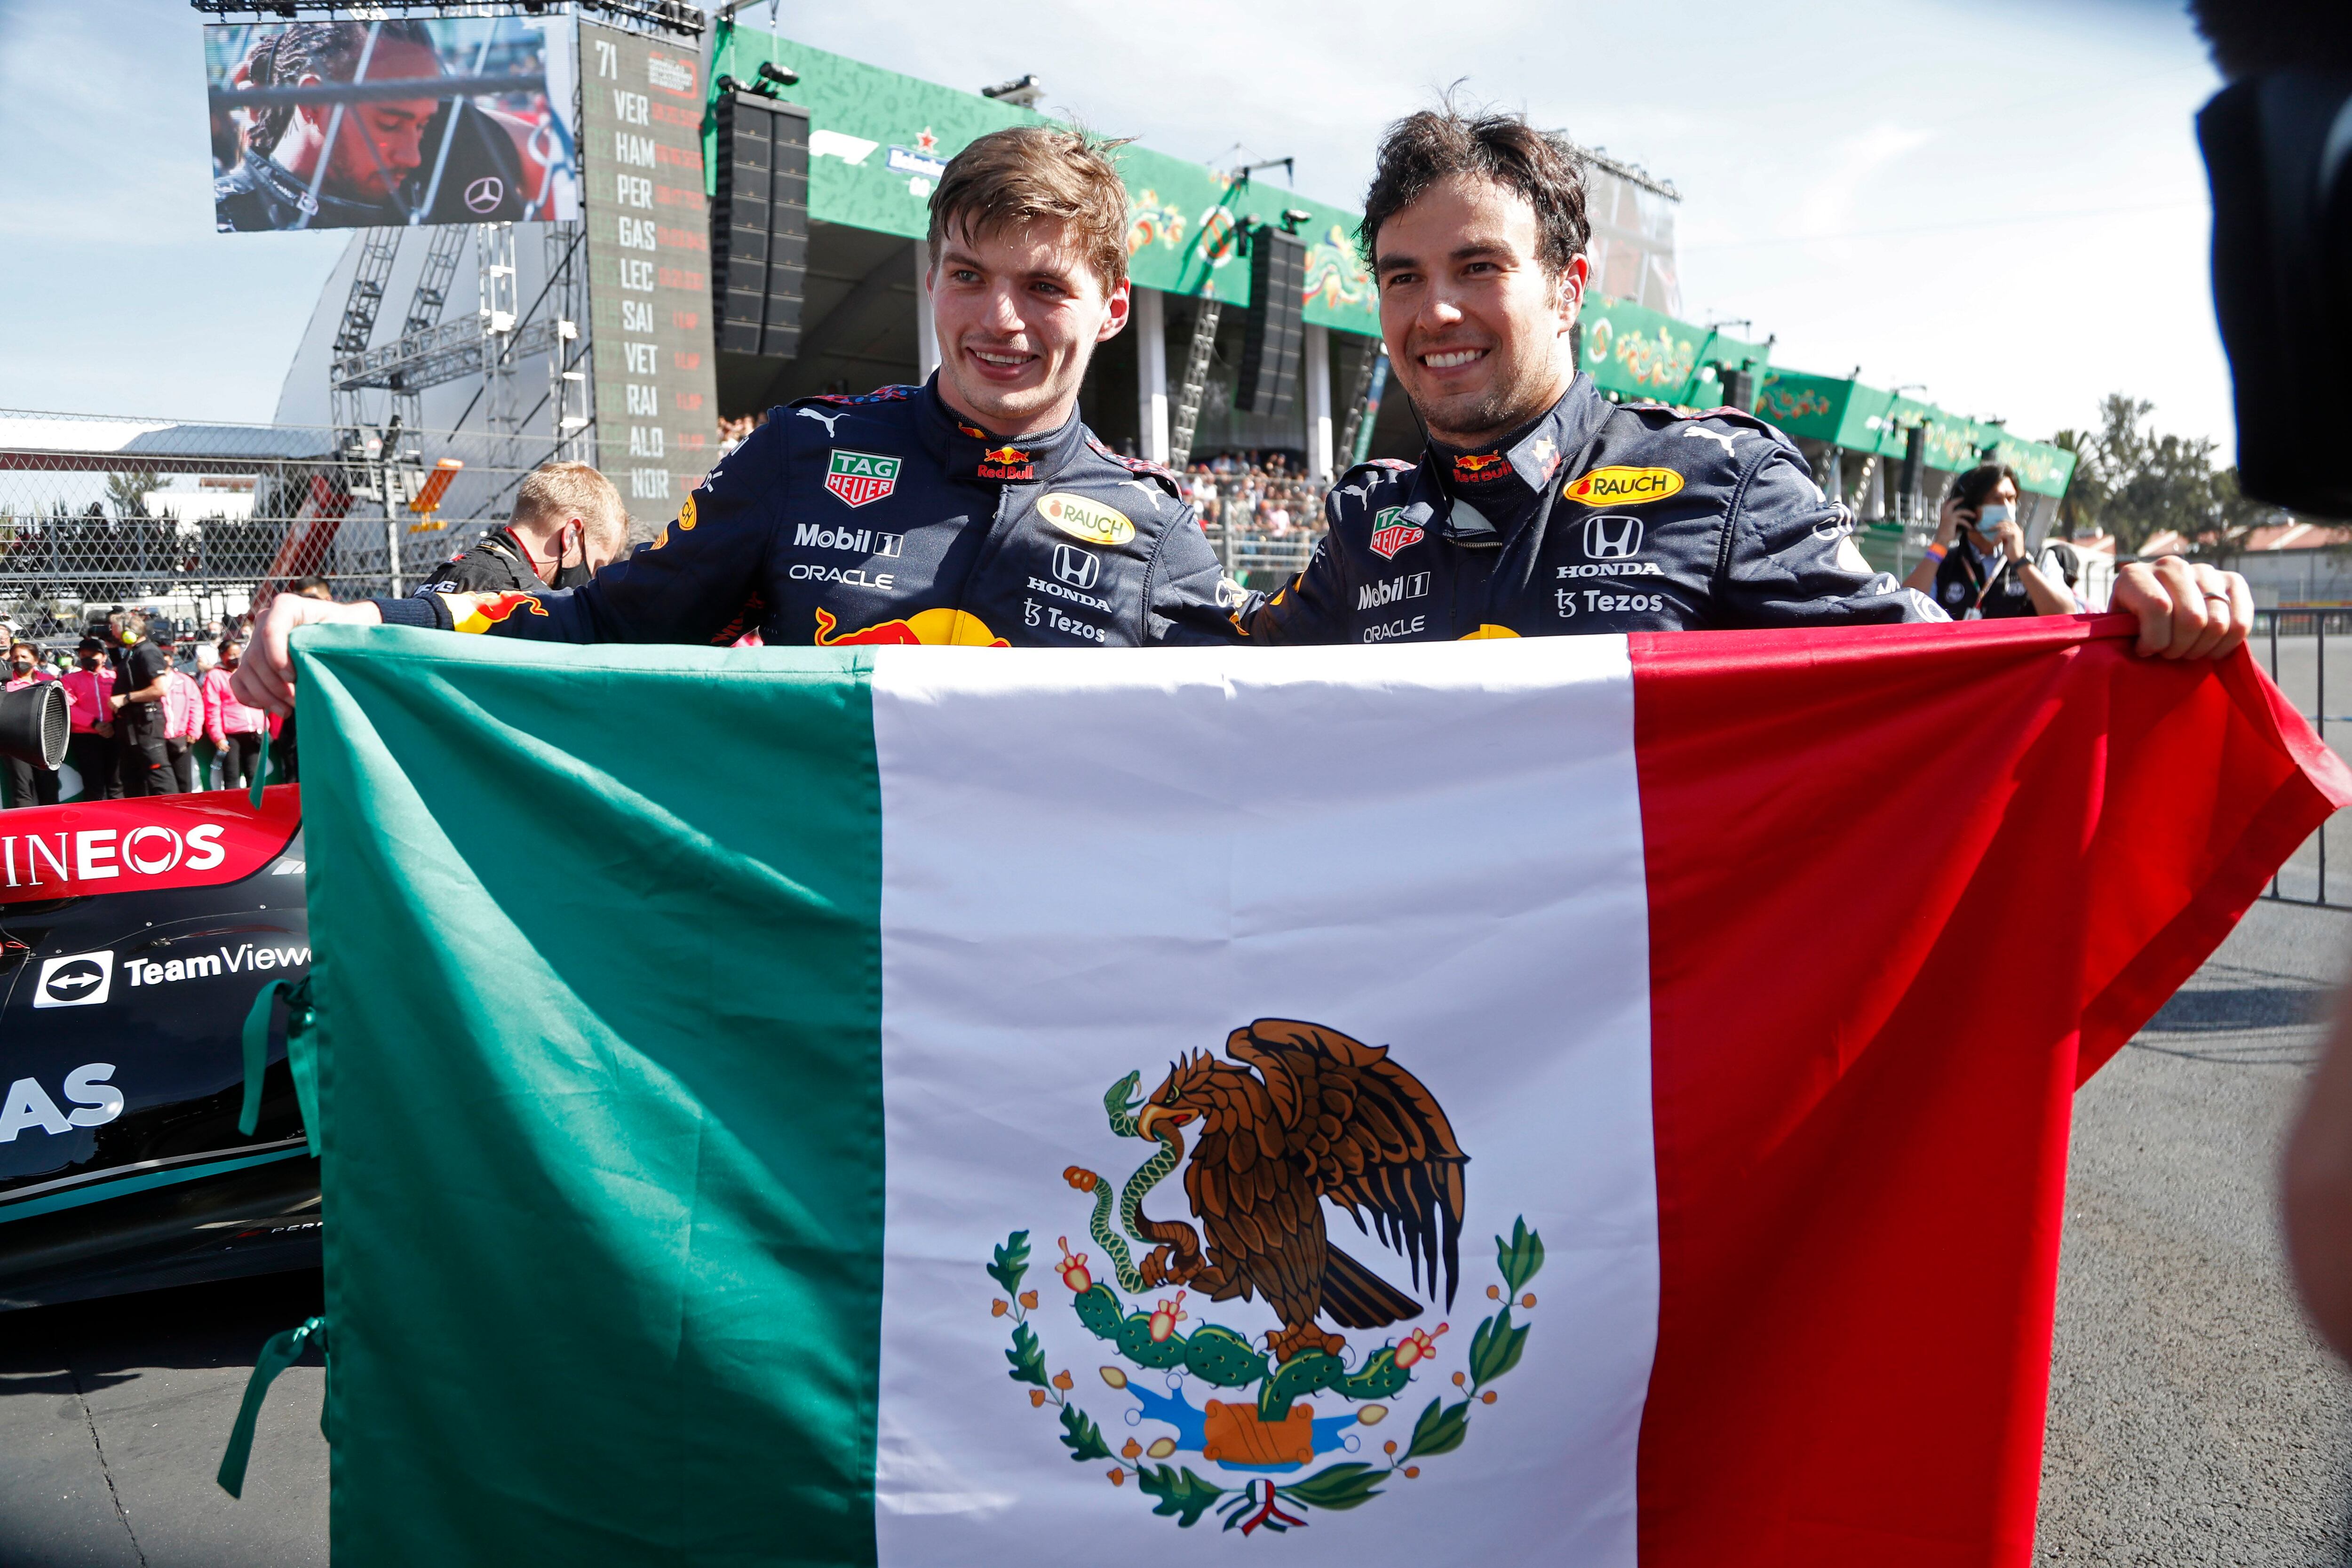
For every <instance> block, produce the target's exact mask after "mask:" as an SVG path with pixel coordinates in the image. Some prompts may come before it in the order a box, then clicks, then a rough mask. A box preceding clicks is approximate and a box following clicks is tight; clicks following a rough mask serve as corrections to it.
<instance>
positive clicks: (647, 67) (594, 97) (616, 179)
mask: <svg viewBox="0 0 2352 1568" xmlns="http://www.w3.org/2000/svg"><path fill="white" fill-rule="evenodd" d="M580 76H581V100H580V138H581V169H582V174H583V180H584V184H585V189H586V207H587V224H588V308H589V312H590V316H591V320H592V321H593V323H594V326H595V362H596V371H595V389H596V466H597V467H599V468H602V469H604V473H605V475H606V477H608V478H609V479H612V481H613V482H614V484H616V485H618V486H619V487H620V489H621V494H622V495H623V496H624V497H625V498H627V500H628V501H629V503H630V507H629V510H631V511H632V512H635V513H637V514H638V515H641V516H643V515H650V514H653V513H656V512H658V513H659V514H660V515H661V516H664V517H667V516H669V515H671V514H672V512H673V511H674V510H676V508H677V505H678V503H679V502H681V501H683V500H685V499H686V496H687V492H688V490H690V489H693V488H694V487H695V485H696V484H697V483H698V482H700V480H701V479H702V476H703V475H704V474H705V473H706V472H708V471H709V468H710V465H711V463H712V462H713V461H714V460H715V459H716V458H717V457H718V449H717V444H718V434H719V426H718V412H719V398H718V385H717V382H716V373H715V371H714V369H713V367H712V365H711V360H710V355H711V348H710V201H709V197H708V196H706V195H703V191H702V112H703V100H702V80H701V62H700V60H699V59H698V58H697V57H696V55H695V53H694V51H693V50H692V48H691V47H688V46H683V45H679V44H675V43H672V42H670V41H668V40H667V39H664V38H658V37H646V36H645V35H643V34H640V33H628V32H623V31H621V30H620V29H618V28H614V27H601V26H596V25H595V24H593V23H589V22H583V23H582V24H580ZM641 502H654V503H656V504H655V505H653V506H646V507H640V505H639V503H641Z"/></svg>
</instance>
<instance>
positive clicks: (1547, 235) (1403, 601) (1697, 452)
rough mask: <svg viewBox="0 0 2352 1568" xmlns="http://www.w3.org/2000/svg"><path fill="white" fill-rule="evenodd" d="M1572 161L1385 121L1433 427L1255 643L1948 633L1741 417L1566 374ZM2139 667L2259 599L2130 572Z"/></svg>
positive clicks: (1412, 337)
mask: <svg viewBox="0 0 2352 1568" xmlns="http://www.w3.org/2000/svg"><path fill="white" fill-rule="evenodd" d="M1588 237H1590V228H1589V226H1588V225H1587V223H1586V221H1585V215H1584V179H1583V174H1582V173H1581V171H1580V168H1579V165H1578V163H1577V160H1576V154H1575V153H1574V151H1573V150H1572V149H1571V148H1570V147H1569V146H1568V145H1567V143H1565V142H1562V141H1561V140H1560V139H1559V137H1556V136H1553V135H1551V134H1549V133H1548V132H1542V131H1538V130H1537V129H1536V128H1535V127H1533V126H1531V125H1529V124H1528V122H1527V121H1525V120H1524V119H1522V118H1520V117H1519V116H1517V115H1507V114H1488V115H1484V116H1478V117H1473V116H1468V115H1465V114H1462V113H1459V112H1457V111H1455V110H1454V109H1453V108H1452V107H1451V106H1448V107H1446V108H1444V109H1440V110H1424V111H1423V112H1421V113H1418V114H1414V115H1411V116H1409V117H1407V118H1406V119H1404V120H1402V121H1398V122H1397V123H1396V124H1395V125H1393V126H1391V127H1390V129H1389V132H1388V135H1387V137H1386V138H1385V139H1384V140H1383V142H1381V149H1380V154H1379V163H1378V168H1377V170H1376V172H1375V174H1374V175H1373V178H1372V185H1371V190H1370V194H1369V195H1367V196H1366V198H1365V202H1364V221H1363V226H1362V228H1361V229H1360V231H1359V243H1360V246H1361V247H1362V250H1363V255H1364V259H1365V261H1366V263H1367V264H1368V265H1369V266H1370V268H1372V273H1373V277H1374V279H1375V280H1376V282H1377V283H1378V285H1379V288H1380V294H1381V336H1382V337H1383V338H1384V339H1385V340H1386V342H1387V345H1388V352H1389V360H1390V363H1391V365H1392V366H1393V367H1394V368H1395V373H1396V375H1397V378H1398V380H1399V381H1400V382H1401V383H1402V384H1403V386H1404V390H1405V395H1407V396H1408V397H1409V398H1411V399H1412V405H1413V407H1414V409H1415V410H1416V411H1417V412H1418V413H1419V414H1420V416H1421V418H1422V421H1423V424H1424V425H1425V426H1427V427H1428V431H1429V446H1428V447H1427V449H1426V450H1425V451H1424V452H1423V456H1422V459H1421V462H1420V463H1419V465H1418V466H1415V465H1412V464H1407V463H1394V462H1389V463H1370V464H1363V465H1360V466H1359V467H1357V468H1354V469H1352V470H1350V471H1349V473H1348V474H1347V475H1346V476H1344V477H1343V478H1342V479H1341V480H1340V482H1339V484H1338V485H1337V486H1336V487H1335V488H1334V489H1332V492H1331V495H1330V498H1329V500H1328V503H1327V510H1328V515H1329V519H1330V530H1329V531H1328V534H1327V535H1326V536H1325V538H1324V539H1323V541H1322V542H1320V543H1318V545H1317V547H1316V552H1315V554H1314V555H1313V556H1312V557H1311V558H1310V560H1309V562H1308V563H1307V570H1306V571H1305V572H1303V573H1302V574H1299V576H1298V578H1297V580H1296V581H1294V582H1293V583H1292V584H1290V585H1289V586H1288V587H1286V588H1285V589H1284V590H1283V591H1282V592H1281V593H1279V594H1276V595H1275V596H1274V597H1273V599H1271V600H1270V601H1266V602H1265V603H1264V604H1263V605H1254V606H1253V607H1252V608H1251V610H1250V611H1249V612H1248V613H1246V614H1245V615H1244V625H1245V626H1246V627H1247V629H1248V631H1249V634H1250V635H1251V637H1254V638H1255V639H1257V640H1260V641H1263V642H1270V643H1302V642H1303V643H1328V642H1362V643H1376V642H1389V641H1398V640H1403V641H1417V642H1427V641H1441V640H1445V639H1450V638H1455V637H1544V636H1551V635H1556V634H1559V633H1574V632H1635V631H1672V630H1677V629H1681V628H1685V627H1739V626H1822V625H1855V624H1868V623H1880V622H1895V621H1934V620H1942V619H1944V618H1946V617H1945V616H1944V614H1943V612H1942V611H1940V610H1938V609H1937V607H1936V606H1935V605H1933V604H1931V603H1929V602H1928V601H1927V598H1926V597H1924V596H1923V595H1919V594H1918V593H1916V592H1914V591H1912V590H1910V589H1906V588H1905V587H1903V586H1902V585H1901V584H1897V583H1896V582H1895V579H1894V578H1892V577H1890V576H1886V575H1885V574H1881V573H1877V572H1874V571H1873V570H1872V569H1871V568H1870V566H1869V564H1868V563H1866V562H1864V559H1863V557H1862V552H1860V551H1859V550H1857V549H1856V548H1855V547H1854V544H1853V541H1852V539H1851V538H1850V537H1849V536H1850V535H1851V534H1852V533H1853V515H1852V514H1851V513H1850V512H1848V511H1847V510H1846V509H1845V508H1844V507H1843V506H1842V505H1840V504H1839V503H1838V501H1837V500H1834V499H1832V498H1830V497H1827V496H1824V495H1823V494H1822V491H1821V489H1820V487H1819V486H1817V485H1815V484H1814V483H1813V480H1812V476H1811V471H1810V470H1809V469H1808V468H1807V467H1806V465H1805V460H1804V458H1803V457H1802V456H1801V455H1800V454H1799V452H1798V450H1797V448H1796V447H1795V445H1794V444H1793V443H1792V442H1790V440H1789V439H1788V438H1787V437H1784V436H1782V435H1781V434H1780V432H1779V431H1777V430H1775V429H1773V428H1772V427H1771V426H1769V425H1767V424H1765V423H1764V422H1763V421H1761V420H1759V419H1757V418H1755V417H1754V416H1751V415H1749V414H1748V413H1747V412H1745V411H1740V410H1733V409H1728V408H1717V409H1713V410H1710V411H1708V412H1706V413H1704V414H1695V415H1683V414H1679V413H1677V412H1675V410H1674V409H1671V408H1666V407H1663V406H1660V405H1655V404H1628V405H1622V406H1619V405H1612V404H1611V403H1610V402H1608V400H1606V399H1605V398H1603V397H1602V396H1601V394H1600V392H1599V391H1598V389H1596V388H1595V387H1594V386H1593V384H1592V382H1591V378H1590V377H1588V376H1584V375H1581V374H1579V373H1578V371H1577V368H1576V357H1575V353H1574V350H1573V348H1572V347H1571V344H1572V342H1573V339H1572V336H1571V334H1572V332H1573V331H1574V328H1575V326H1576V322H1577V317H1578V314H1579V312H1580V310H1582V308H1583V303H1584V290H1585V283H1586V277H1587V268H1586V262H1585V257H1584V248H1585V243H1586V240H1587V239H1588ZM2112 602H2113V604H2114V606H2115V608H2116V609H2118V610H2131V611H2134V612H2136V613H2137V615H2138V616H2139V620H2140V641H2139V647H2140V651H2141V652H2143V653H2162V654H2163V655H2164V656H2165V657H2167V658H2194V657H2204V656H2218V655H2221V654H2223V653H2227V652H2229V651H2230V650H2231V648H2234V647H2237V646H2238V645H2239V644H2240V643H2242V642H2243V641H2244V640H2245V636H2246V631H2247V628H2248V627H2249V626H2251V625H2252V619H2253V601H2252V595H2250V594H2249V593H2248V591H2247V588H2246V584H2245V580H2244V579H2243V578H2242V577H2240V576H2238V575H2237V574H2235V573H2225V572H2217V571H2215V570H2214V569H2213V568H2211V567H2210V566H2191V565H2190V564H2189V563H2186V562H2183V561H2180V560H2178V559H2168V560H2166V561H2164V562H2161V563H2157V564H2156V565H2154V566H2149V565H2147V564H2143V563H2137V562H2135V563H2132V564H2130V565H2128V566H2126V567H2125V568H2124V569H2123V571H2122V572H2121V573H2119V574H2117V577H2116V588H2115V595H2114V598H2113V601H2112Z"/></svg>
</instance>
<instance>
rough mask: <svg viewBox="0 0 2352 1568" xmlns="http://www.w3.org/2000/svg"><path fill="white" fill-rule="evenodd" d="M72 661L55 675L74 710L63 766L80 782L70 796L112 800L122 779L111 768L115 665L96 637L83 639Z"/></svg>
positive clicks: (80, 798) (120, 788)
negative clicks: (64, 669)
mask: <svg viewBox="0 0 2352 1568" xmlns="http://www.w3.org/2000/svg"><path fill="white" fill-rule="evenodd" d="M74 664H75V668H72V669H69V670H67V671H66V672H65V673H64V674H63V675H61V676H59V677H58V682H59V684H61V685H62V686H64V687H65V689H66V699H67V701H68V703H69V704H71V708H72V713H73V735H72V737H71V739H69V740H68V741H67V742H66V766H67V767H68V769H71V770H72V772H73V773H74V776H75V777H76V778H77V779H78V780H79V784H78V785H77V786H76V789H75V793H74V795H72V797H71V798H73V799H75V800H114V799H116V798H118V797H120V796H121V794H122V781H121V777H120V776H119V775H118V774H117V773H116V772H115V767H114V707H113V703H112V701H111V699H112V697H113V694H114V668H113V666H111V665H110V664H108V663H107V662H106V644H105V643H104V642H103V641H102V640H100V638H98V637H84V638H82V639H81V647H79V649H78V650H76V652H75V655H74ZM60 793H62V787H61V791H60Z"/></svg>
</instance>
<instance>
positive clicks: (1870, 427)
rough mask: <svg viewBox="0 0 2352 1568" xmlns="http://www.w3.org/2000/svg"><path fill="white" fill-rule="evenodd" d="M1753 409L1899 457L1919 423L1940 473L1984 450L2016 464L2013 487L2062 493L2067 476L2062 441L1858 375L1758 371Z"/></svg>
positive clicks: (1853, 446) (1786, 424)
mask: <svg viewBox="0 0 2352 1568" xmlns="http://www.w3.org/2000/svg"><path fill="white" fill-rule="evenodd" d="M1757 412H1758V413H1759V414H1761V415H1762V416H1764V417H1765V418H1767V419H1769V420H1770V421H1771V422H1772V423H1773V424H1775V425H1778V426H1780V428H1781V429H1783V430H1786V431H1787V432H1788V433H1789V434H1790V435H1791V436H1801V437H1806V438H1808V439H1811V440H1815V441H1826V442H1830V443H1832V444H1833V445H1836V446H1839V447H1845V448H1846V449H1847V450H1849V451H1854V452H1866V453H1867V452H1874V453H1876V454H1878V455H1879V456H1880V457H1882V458H1901V457H1902V456H1903V454H1904V449H1905V447H1906V445H1907V444H1908V442H1909V440H1910V430H1911V427H1912V426H1915V425H1924V426H1927V453H1926V456H1927V466H1928V467H1929V468H1938V469H1941V470H1943V471H1945V472H1947V473H1949V472H1951V471H1953V470H1955V469H1958V468H1972V467H1974V466H1975V465H1976V463H1977V462H1978V461H1979V459H1980V458H1981V457H1982V456H1983V455H1984V454H1986V453H1988V452H1989V453H1990V454H1991V455H1992V456H1994V457H1996V458H2000V461H2002V462H2004V463H2007V464H2008V465H2009V466H2010V467H2011V468H2014V469H2016V470H2017V479H2018V483H2019V484H2020V485H2021V487H2023V488H2024V489H2028V490H2031V491H2033V492H2035V493H2036V494H2039V495H2046V496H2063V495H2064V494H2065V493H2066V486H2067V483H2068V482H2069V481H2070V480H2072V479H2074V453H2072V452H2070V451H2068V450H2067V449H2066V448H2065V447H2053V446H2052V445H2051V444H2050V443H2048V442H2046V441H2027V440H2022V439H2021V438H2020V437H2015V436H2012V435H2011V434H2010V433H2009V432H2008V431H2007V430H2005V429H2003V428H2002V427H2001V426H1998V425H1990V424H1987V423H1985V422H1984V421H1982V420H1977V419H1964V418H1961V417H1960V416H1958V415H1955V414H1949V413H1947V412H1945V411H1944V410H1943V409H1941V408H1938V407H1937V406H1936V405H1934V404H1932V403H1922V402H1919V401H1918V400H1917V399H1916V398H1909V397H1903V396H1899V395H1896V394H1895V393H1891V392H1882V391H1880V390H1879V389H1878V388H1877V387H1874V386H1865V385H1864V384H1862V383H1861V382H1858V381H1842V380H1839V379H1837V378H1835V377H1832V376H1826V375H1808V374H1804V373H1802V372H1801V371H1785V370H1776V371H1774V372H1772V373H1771V374H1769V375H1767V376H1766V377H1765V378H1764V392H1763V397H1762V399H1761V401H1760V402H1759V404H1758V405H1757Z"/></svg>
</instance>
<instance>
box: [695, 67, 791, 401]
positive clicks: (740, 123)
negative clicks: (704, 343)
mask: <svg viewBox="0 0 2352 1568" xmlns="http://www.w3.org/2000/svg"><path fill="white" fill-rule="evenodd" d="M718 121H719V143H718V146H717V147H716V148H715V149H713V158H712V162H713V164H714V167H715V169H716V174H715V183H716V185H717V189H716V190H715V191H714V192H713V193H712V198H711V203H710V263H711V265H710V292H711V301H710V306H711V316H712V318H713V319H714V320H716V321H718V323H719V348H720V349H722V350H723V351H725V352H726V353H739V354H762V355H765V356H767V357H768V358H771V359H791V358H792V357H793V355H794V354H796V353H799V352H800V345H801V300H802V296H803V289H804V288H805V279H806V277H807V274H808V164H809V152H808V143H809V136H808V132H809V111H808V110H805V109H803V108H802V107H801V106H800V105H798V104H796V103H779V102H777V101H776V100H773V99H768V98H762V97H761V96H759V95H758V94H756V93H749V92H727V93H722V94H721V95H720V96H719V108H718Z"/></svg>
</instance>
